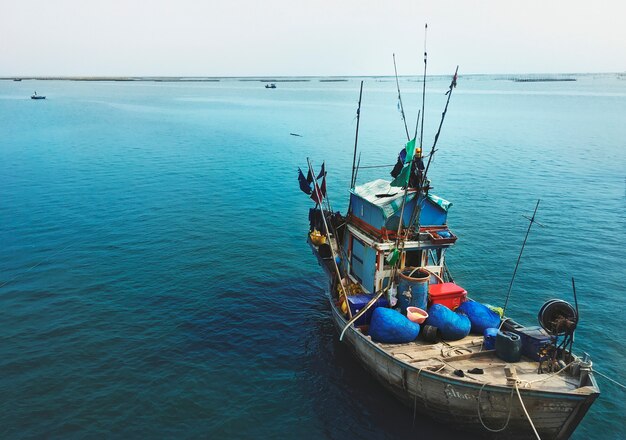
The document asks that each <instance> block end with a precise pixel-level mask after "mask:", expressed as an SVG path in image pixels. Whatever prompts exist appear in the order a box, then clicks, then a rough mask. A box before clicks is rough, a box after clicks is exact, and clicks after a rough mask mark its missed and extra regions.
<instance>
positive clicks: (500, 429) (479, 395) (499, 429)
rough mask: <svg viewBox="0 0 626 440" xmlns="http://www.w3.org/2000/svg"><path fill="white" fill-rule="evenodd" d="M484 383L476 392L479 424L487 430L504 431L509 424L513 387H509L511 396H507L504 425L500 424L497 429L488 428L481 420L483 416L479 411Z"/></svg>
mask: <svg viewBox="0 0 626 440" xmlns="http://www.w3.org/2000/svg"><path fill="white" fill-rule="evenodd" d="M485 385H487V382H485V383H484V384H483V386H482V387H480V391H479V392H478V420H480V424H481V425H483V428H485V429H486V430H487V431H489V432H502V431H504V430H505V429H506V428H507V427H508V426H509V421H510V420H511V411H512V409H513V405H512V403H513V389H512V388H511V396H510V397H509V414H508V415H507V416H506V422H504V426H502V428H498V429H493V428H490V427H489V426H487V425H485V422H484V421H483V417H482V415H481V413H480V397H481V395H482V393H483V388H485Z"/></svg>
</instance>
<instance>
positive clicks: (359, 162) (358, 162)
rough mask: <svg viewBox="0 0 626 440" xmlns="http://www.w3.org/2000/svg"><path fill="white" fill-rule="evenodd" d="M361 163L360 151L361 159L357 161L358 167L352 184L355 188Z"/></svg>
mask: <svg viewBox="0 0 626 440" xmlns="http://www.w3.org/2000/svg"><path fill="white" fill-rule="evenodd" d="M360 165H361V153H360V152H359V160H358V161H357V163H356V169H355V171H354V185H352V187H353V188H354V186H355V185H356V177H357V175H358V174H359V169H360Z"/></svg>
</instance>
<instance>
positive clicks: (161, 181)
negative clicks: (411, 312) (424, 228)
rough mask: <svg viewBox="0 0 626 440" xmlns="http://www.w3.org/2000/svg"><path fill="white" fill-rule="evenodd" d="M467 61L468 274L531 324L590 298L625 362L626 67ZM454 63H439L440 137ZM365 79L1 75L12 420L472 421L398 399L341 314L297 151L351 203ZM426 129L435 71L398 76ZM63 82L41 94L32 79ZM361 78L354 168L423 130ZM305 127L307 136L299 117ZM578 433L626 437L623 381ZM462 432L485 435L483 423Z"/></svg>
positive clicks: (217, 426)
mask: <svg viewBox="0 0 626 440" xmlns="http://www.w3.org/2000/svg"><path fill="white" fill-rule="evenodd" d="M576 78H577V81H576V82H551V83H517V82H512V81H508V80H505V79H498V78H495V77H462V78H460V80H459V86H458V88H457V89H456V90H455V91H454V95H453V96H452V102H451V104H450V109H449V111H448V115H447V119H446V121H445V124H444V127H443V132H442V135H441V138H440V140H439V145H438V148H439V151H438V152H437V154H436V157H435V160H434V162H433V164H432V165H431V171H430V177H431V179H432V183H433V186H434V188H435V189H434V192H435V193H436V194H438V195H440V196H442V197H444V198H446V199H448V200H450V201H452V202H453V204H454V206H453V207H452V208H451V210H450V215H449V223H450V225H451V228H452V229H453V230H454V231H455V232H456V233H457V235H458V236H459V237H460V238H459V240H458V242H457V245H456V246H455V248H454V249H453V250H451V251H450V254H449V263H450V267H451V270H452V273H453V275H454V276H455V279H456V281H457V282H458V283H459V284H461V285H462V286H464V287H465V288H466V289H467V290H468V291H469V292H470V294H471V295H472V296H473V297H475V298H478V299H481V300H484V301H485V302H489V303H491V304H502V302H503V300H504V296H505V293H506V290H507V287H508V283H509V280H510V277H511V274H512V272H513V268H514V265H515V260H516V258H517V254H518V252H519V248H520V246H521V242H522V240H523V237H524V233H525V231H526V228H527V220H526V219H525V218H524V217H523V215H530V214H531V213H532V210H533V208H534V206H535V203H536V200H537V199H541V204H540V206H539V212H538V215H537V220H538V221H539V222H541V223H542V224H543V225H544V226H545V227H543V228H541V227H535V228H533V230H532V232H531V235H530V238H529V240H528V243H527V246H526V250H525V253H524V257H523V260H522V263H521V265H520V269H519V272H518V277H517V280H516V284H515V286H514V289H513V294H512V299H511V301H510V305H509V311H510V313H511V315H513V316H514V317H516V318H517V320H518V321H521V322H523V323H525V324H528V325H534V324H535V323H536V314H537V311H538V310H539V308H540V307H541V305H542V304H543V302H544V301H546V300H548V299H550V298H553V297H559V298H563V299H566V300H570V301H571V300H572V289H571V277H572V276H573V277H575V278H576V285H577V293H578V298H579V306H580V310H581V319H582V322H581V324H580V327H579V330H578V332H577V333H576V342H575V345H574V347H575V348H576V349H577V350H578V351H579V352H583V351H587V352H589V353H590V354H591V355H592V358H593V360H594V366H595V367H596V368H597V369H598V371H600V372H602V373H604V374H607V375H610V376H612V377H614V378H616V379H617V380H619V381H621V382H626V374H625V373H624V370H623V366H624V365H625V361H626V356H625V355H624V340H625V339H626V330H625V327H624V323H623V316H624V312H623V310H624V304H623V303H622V301H623V300H624V298H625V293H626V292H625V289H624V285H625V283H626V269H625V268H624V267H625V262H626V258H625V257H626V251H625V250H624V249H625V247H624V242H625V241H626V215H625V214H626V150H625V147H626V145H625V144H624V143H625V139H626V80H624V79H623V78H620V77H618V76H616V75H581V76H577V77H576ZM448 83H449V79H447V78H446V79H437V78H433V79H431V80H430V81H428V90H427V95H426V104H427V113H426V125H425V128H426V129H425V135H424V139H425V144H426V145H427V146H430V145H431V144H432V139H433V136H434V133H435V130H436V126H437V124H438V122H439V117H440V114H441V111H442V110H443V106H444V103H445V95H444V92H445V90H446V89H447V85H448ZM358 87H359V80H358V79H354V78H351V79H350V80H349V81H347V82H319V81H318V80H317V79H312V80H310V81H308V82H279V83H278V88H277V89H275V90H268V89H265V88H264V87H263V83H261V82H249V81H239V80H236V79H225V80H222V81H220V82H212V83H167V82H132V83H128V82H69V81H26V80H25V81H22V82H13V81H1V82H0V135H1V136H0V285H2V287H0V437H2V438H32V437H37V438H93V437H104V436H106V437H114V438H115V437H116V438H197V437H210V438H330V439H342V440H343V439H346V438H363V439H387V438H389V439H391V438H411V437H413V438H420V437H422V436H425V437H422V438H429V437H430V438H433V436H437V437H438V438H452V437H455V438H458V436H459V434H458V433H456V432H454V431H453V430H452V428H453V426H441V425H437V424H435V423H433V422H431V421H430V420H428V419H427V418H424V417H419V416H418V418H417V420H416V422H415V427H413V424H412V418H413V414H412V411H411V410H410V409H407V408H404V407H402V406H401V405H399V404H398V403H397V402H396V401H395V400H394V399H393V398H392V397H390V395H388V394H387V393H386V392H385V391H384V390H383V389H382V388H381V386H379V385H378V384H377V383H375V382H374V380H373V379H372V378H371V377H370V376H369V375H368V374H367V373H366V372H365V371H364V370H363V369H362V368H361V367H360V365H359V364H358V363H357V362H356V361H355V360H354V359H353V358H352V357H351V355H350V354H349V353H348V352H347V351H346V348H344V347H343V346H342V345H341V344H339V343H338V341H337V336H336V334H335V332H334V329H333V327H332V325H331V321H330V317H329V308H328V305H327V304H326V302H325V299H324V296H323V291H324V288H325V281H324V277H323V274H322V271H321V269H320V268H319V267H318V266H317V264H316V262H315V260H314V257H313V255H312V254H311V252H310V250H309V248H308V246H307V244H306V242H305V237H306V232H307V227H308V222H307V210H308V208H309V207H310V206H311V205H312V202H311V201H310V200H309V199H308V198H307V197H306V196H305V195H304V194H303V193H301V192H300V191H299V189H298V185H297V180H296V176H297V174H296V171H297V167H298V166H300V167H305V166H306V158H307V157H310V158H311V160H312V161H313V163H314V164H315V167H316V168H317V167H319V166H320V165H321V164H322V161H326V166H327V170H328V190H329V197H330V199H331V202H332V203H333V207H334V208H335V209H341V210H345V208H346V205H347V192H346V190H347V186H348V183H349V180H350V169H351V163H352V148H353V142H354V130H355V123H356V121H355V111H356V105H357V100H358ZM401 87H402V89H403V100H404V103H405V107H406V111H407V115H408V118H409V125H410V130H411V131H412V130H413V127H414V125H413V124H414V120H415V117H416V115H417V108H418V103H419V102H420V95H419V94H418V89H419V88H420V84H419V83H418V82H417V81H416V80H411V79H408V78H404V79H402V80H401ZM35 90H36V91H37V92H38V93H39V94H41V95H47V99H46V100H45V101H33V100H31V99H29V96H30V94H32V93H33V91H35ZM396 95H397V93H396V91H395V83H394V82H393V81H392V80H391V79H390V78H383V79H378V80H377V79H373V78H366V79H365V87H364V92H363V107H362V118H361V128H360V139H359V147H360V151H361V153H362V156H361V165H362V166H372V165H390V166H389V167H384V168H368V169H363V170H362V171H361V172H359V176H358V181H359V182H364V181H366V180H370V179H374V178H378V177H387V176H388V172H389V170H390V169H391V165H392V164H394V163H395V160H396V155H397V153H398V151H399V149H400V148H401V147H402V144H403V142H405V141H406V137H405V135H404V127H403V125H402V121H401V117H400V113H399V112H398V110H397V96H396ZM290 133H297V134H299V135H301V137H297V136H292V135H291V134H290ZM598 380H599V383H600V386H601V389H602V395H601V397H600V399H599V400H598V401H597V403H596V404H595V405H594V406H593V407H592V409H591V412H590V413H589V414H588V416H587V417H586V418H585V420H584V421H583V423H582V424H581V426H580V427H579V429H578V431H577V432H576V434H575V435H574V437H575V438H577V439H586V438H590V437H598V433H599V432H601V433H602V438H611V439H618V438H624V437H625V436H626V428H625V425H624V422H623V420H624V416H625V414H624V409H623V408H624V405H623V402H624V398H625V394H624V391H623V390H621V389H619V388H618V387H616V386H615V385H613V384H611V383H610V382H607V381H606V380H604V379H603V378H598ZM465 437H466V436H465Z"/></svg>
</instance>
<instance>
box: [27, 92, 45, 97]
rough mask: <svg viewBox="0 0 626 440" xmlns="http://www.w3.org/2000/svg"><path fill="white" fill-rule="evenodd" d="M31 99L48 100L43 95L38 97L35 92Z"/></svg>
mask: <svg viewBox="0 0 626 440" xmlns="http://www.w3.org/2000/svg"><path fill="white" fill-rule="evenodd" d="M30 99H46V97H45V96H43V95H38V94H37V92H35V93H33V94H32V95H30Z"/></svg>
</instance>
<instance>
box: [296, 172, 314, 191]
mask: <svg viewBox="0 0 626 440" xmlns="http://www.w3.org/2000/svg"><path fill="white" fill-rule="evenodd" d="M298 183H299V184H300V189H301V190H302V192H303V193H305V194H311V192H312V190H311V185H310V183H309V182H308V181H307V179H306V178H305V177H304V174H302V170H301V169H300V168H299V167H298Z"/></svg>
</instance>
